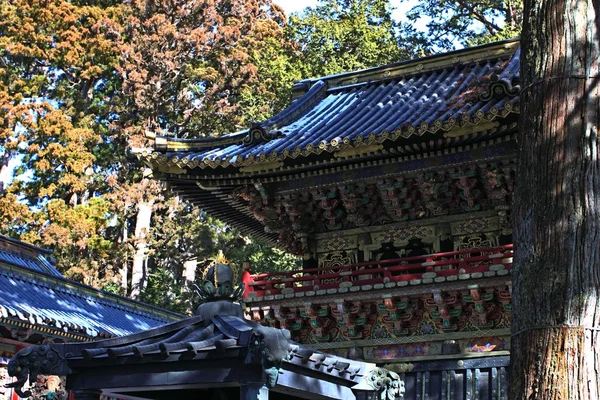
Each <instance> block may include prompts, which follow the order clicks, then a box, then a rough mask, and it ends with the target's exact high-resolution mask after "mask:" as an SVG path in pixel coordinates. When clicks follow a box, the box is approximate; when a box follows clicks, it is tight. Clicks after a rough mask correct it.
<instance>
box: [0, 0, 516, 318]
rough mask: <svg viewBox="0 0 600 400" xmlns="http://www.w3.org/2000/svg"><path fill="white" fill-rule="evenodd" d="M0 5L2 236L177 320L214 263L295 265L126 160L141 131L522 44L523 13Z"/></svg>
mask: <svg viewBox="0 0 600 400" xmlns="http://www.w3.org/2000/svg"><path fill="white" fill-rule="evenodd" d="M411 4H414V7H413V8H412V10H411V11H410V12H409V13H407V14H406V16H405V18H404V19H402V20H401V21H395V20H393V19H392V14H391V13H392V7H391V6H390V4H389V2H388V1H387V0H324V1H322V2H321V3H319V4H318V5H317V6H316V7H314V8H307V9H306V10H304V11H303V12H302V13H299V14H293V15H291V16H289V17H288V16H286V15H285V14H284V12H283V10H282V9H281V8H280V7H279V6H277V4H276V3H274V2H272V1H271V0H4V1H2V2H0V168H1V170H0V233H2V234H5V235H8V236H11V237H15V238H18V239H20V240H23V241H26V242H29V243H32V244H35V245H38V246H42V247H48V248H52V249H53V250H54V256H55V257H56V259H57V266H58V268H59V269H60V270H61V272H63V273H64V274H65V275H66V276H67V277H68V278H71V279H75V280H78V281H81V282H83V283H86V284H88V285H92V286H94V287H98V288H102V289H105V290H109V291H112V292H116V293H120V294H122V295H125V296H130V297H133V298H136V299H139V300H142V301H146V302H149V303H152V304H156V305H158V306H161V307H165V308H170V309H173V310H176V311H181V312H184V311H185V310H187V309H188V308H189V301H190V294H189V293H188V291H187V290H186V289H185V288H186V287H187V283H186V282H188V281H192V280H194V276H195V273H196V269H197V267H198V266H202V265H204V264H205V263H206V260H208V259H210V258H211V257H214V256H215V255H216V253H217V251H218V250H223V252H224V254H225V255H226V256H227V257H228V258H229V259H230V260H231V261H233V262H234V263H238V264H239V263H241V262H243V261H250V262H251V264H252V269H253V271H254V272H268V271H270V270H275V269H286V268H293V267H294V266H295V265H296V263H297V260H296V259H295V258H293V257H291V256H289V255H286V254H284V253H283V252H281V251H280V250H277V249H273V248H271V247H270V246H268V245H265V244H263V243H260V242H259V241H256V240H255V239H254V238H252V237H247V236H244V235H242V234H240V233H239V232H237V231H236V230H235V229H234V228H233V227H230V226H226V225H224V224H223V223H221V222H220V221H217V220H215V219H213V218H211V217H210V216H208V215H206V214H205V213H204V212H203V211H202V210H201V209H193V208H192V207H191V206H190V205H189V204H188V203H187V202H186V200H185V199H183V198H180V197H178V196H177V194H176V193H173V192H171V191H169V190H168V188H167V187H165V186H164V185H162V184H161V183H160V182H159V181H156V180H154V179H153V178H152V175H151V174H150V171H148V170H147V169H146V168H145V166H144V165H143V164H142V163H141V162H139V161H138V160H137V159H136V157H135V156H134V155H133V150H135V149H136V148H141V147H145V146H148V144H149V143H148V142H147V139H146V134H147V133H153V134H162V135H176V136H178V137H207V136H208V137H210V136H217V135H220V134H224V133H228V132H233V131H236V130H239V129H243V128H246V127H248V126H249V124H250V122H251V121H260V120H263V119H266V118H267V117H269V116H271V115H273V114H274V113H276V112H278V111H279V110H281V109H282V108H283V107H285V106H286V105H287V104H288V102H289V96H290V88H291V86H292V84H293V82H295V81H297V80H300V79H304V78H311V77H316V76H322V75H329V74H335V73H339V72H343V71H350V70H356V69H360V68H366V67H371V66H376V65H381V64H386V63H390V62H396V61H402V60H406V59H410V58H415V57H421V56H426V55H429V54H432V53H434V52H439V51H444V50H448V49H452V48H454V47H460V46H469V45H475V44H481V43H485V42H490V41H494V40H500V39H505V38H510V37H514V36H517V35H518V32H519V30H520V23H521V9H522V3H521V1H519V0H516V1H500V0H485V1H471V0H456V1H447V0H430V1H425V0H423V1H420V2H415V1H411Z"/></svg>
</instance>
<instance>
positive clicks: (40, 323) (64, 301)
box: [0, 236, 182, 340]
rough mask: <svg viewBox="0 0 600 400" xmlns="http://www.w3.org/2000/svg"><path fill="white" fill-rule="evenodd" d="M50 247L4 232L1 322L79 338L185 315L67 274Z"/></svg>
mask: <svg viewBox="0 0 600 400" xmlns="http://www.w3.org/2000/svg"><path fill="white" fill-rule="evenodd" d="M50 254H51V251H49V250H46V249H42V248H39V247H36V246H31V245H28V244H26V243H23V242H19V241H17V240H14V239H10V238H7V237H5V236H2V237H0V292H1V293H2V295H1V296H0V324H2V325H8V326H15V327H25V328H30V329H34V330H37V331H40V332H43V333H46V334H49V335H55V336H60V337H66V338H71V339H76V340H90V339H91V338H95V337H112V336H122V335H127V334H130V333H134V332H139V331H142V330H146V329H150V328H153V327H155V326H158V325H163V324H165V323H168V322H171V321H175V320H178V319H180V318H181V317H182V316H181V315H179V314H176V313H173V312H170V311H167V310H162V309H160V308H157V307H153V306H150V305H147V304H143V303H140V302H137V301H134V300H131V299H128V298H125V297H122V296H118V295H115V294H112V293H108V292H105V291H102V290H97V289H94V288H92V287H90V286H87V285H83V284H81V283H78V282H74V281H71V280H69V279H66V278H64V277H63V276H62V275H61V274H60V272H58V271H57V270H56V268H55V267H54V266H53V265H52V264H51V263H50V262H49V261H48V258H49V257H50Z"/></svg>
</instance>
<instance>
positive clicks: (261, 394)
mask: <svg viewBox="0 0 600 400" xmlns="http://www.w3.org/2000/svg"><path fill="white" fill-rule="evenodd" d="M240 400H269V389H268V388H267V387H266V386H265V384H264V383H243V384H242V385H241V386H240Z"/></svg>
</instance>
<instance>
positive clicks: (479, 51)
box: [294, 38, 520, 92]
mask: <svg viewBox="0 0 600 400" xmlns="http://www.w3.org/2000/svg"><path fill="white" fill-rule="evenodd" d="M519 47H520V38H512V39H507V40H502V41H499V42H492V43H486V44H483V45H479V46H473V47H466V48H463V49H458V50H453V51H448V52H441V53H437V54H433V55H430V56H426V57H420V58H413V59H410V60H403V61H398V62H394V63H390V64H384V65H378V66H376V67H370V68H365V69H361V70H356V71H348V72H342V73H339V74H333V75H326V76H320V77H315V78H309V79H303V80H301V81H299V82H297V83H296V84H295V85H294V87H296V90H295V91H296V92H299V91H303V89H305V88H307V87H310V86H311V85H312V84H314V83H315V82H318V81H328V82H329V81H334V82H335V81H346V80H348V79H347V78H350V77H352V78H359V77H360V76H362V75H369V76H370V75H376V73H377V72H380V71H381V72H384V74H383V75H386V74H385V72H386V71H389V72H390V73H389V75H386V76H383V77H380V78H379V79H375V80H380V79H381V78H383V79H390V78H391V77H392V75H394V74H393V72H394V71H393V70H396V69H400V70H402V69H407V68H409V67H411V66H413V65H414V66H419V65H421V67H419V68H417V71H408V72H407V73H411V72H424V71H431V70H433V69H440V68H445V67H447V66H448V65H449V64H455V63H464V62H465V61H467V62H473V61H475V60H478V61H479V60H486V59H493V58H497V57H498V56H499V55H503V54H510V53H514V52H515V51H516V49H517V48H519ZM461 56H462V57H461ZM463 58H465V59H466V60H463ZM448 59H449V61H454V62H451V63H444V64H443V65H437V64H438V62H439V61H441V60H448ZM468 60H471V61H468ZM427 64H436V65H435V68H431V69H430V68H427ZM352 83H357V82H352ZM307 85H308V86H307ZM329 86H330V87H337V86H341V85H339V84H335V83H334V84H333V85H332V84H331V83H329Z"/></svg>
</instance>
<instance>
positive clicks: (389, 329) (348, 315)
mask: <svg viewBox="0 0 600 400" xmlns="http://www.w3.org/2000/svg"><path fill="white" fill-rule="evenodd" d="M315 300H316V299H315ZM254 311H258V312H254ZM253 312H254V314H253V316H254V318H255V319H257V320H259V321H260V322H261V323H263V324H268V325H270V326H275V327H281V328H287V329H289V330H290V331H291V333H292V337H293V339H294V340H296V341H298V342H300V343H306V344H310V343H324V342H328V343H335V342H347V341H352V340H374V341H377V340H382V339H397V340H399V341H405V340H406V341H410V340H413V341H414V339H411V338H418V340H419V341H422V342H427V337H428V336H432V338H436V339H432V340H440V335H441V336H442V337H443V336H444V335H446V334H454V333H458V332H464V333H470V334H471V335H472V334H473V333H475V332H482V336H483V332H492V331H494V330H498V329H507V328H510V322H511V307H510V289H509V288H508V287H506V286H504V285H501V286H499V287H487V288H485V289H480V288H477V287H472V288H467V287H465V288H464V289H459V290H452V291H443V290H437V289H436V290H433V291H432V292H430V293H426V294H421V295H411V296H393V295H387V296H386V297H384V298H379V299H372V300H360V301H359V300H347V299H344V298H338V299H334V300H332V299H329V300H324V301H323V302H318V301H313V302H307V303H304V305H301V306H294V307H286V306H285V301H283V302H282V304H276V305H271V306H266V307H264V309H262V310H258V309H257V310H254V309H253ZM488 335H489V334H488ZM471 337H473V336H471ZM474 343H475V342H474ZM476 344H477V346H483V347H485V346H486V345H485V343H483V342H482V341H476ZM479 350H481V351H488V350H486V349H485V348H482V349H479ZM479 350H477V348H475V349H474V350H469V351H479Z"/></svg>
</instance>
